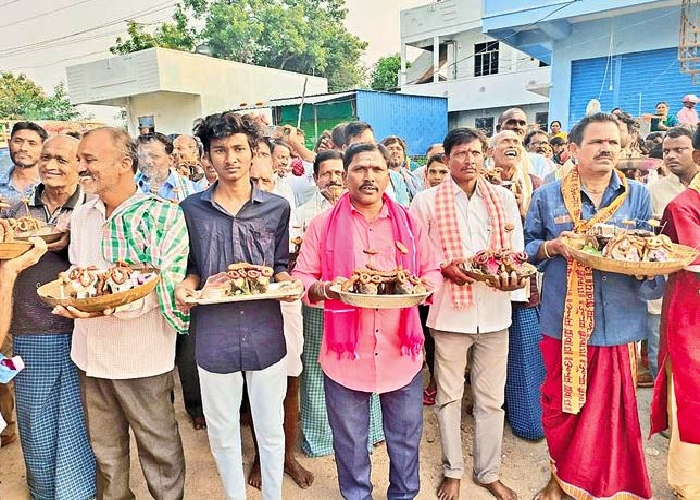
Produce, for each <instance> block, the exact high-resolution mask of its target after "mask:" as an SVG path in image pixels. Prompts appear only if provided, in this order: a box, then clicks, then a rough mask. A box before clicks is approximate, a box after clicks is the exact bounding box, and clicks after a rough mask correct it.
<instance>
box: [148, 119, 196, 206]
mask: <svg viewBox="0 0 700 500" xmlns="http://www.w3.org/2000/svg"><path fill="white" fill-rule="evenodd" d="M138 148H139V149H138V155H139V172H138V173H137V174H136V184H138V186H139V189H141V190H142V191H143V192H144V193H153V194H157V195H158V196H160V197H161V198H163V199H166V200H169V201H174V202H176V203H179V202H181V201H182V200H184V199H185V198H187V197H188V196H189V195H191V194H193V193H197V192H199V191H201V190H202V189H201V187H199V186H198V185H197V184H195V183H194V182H192V181H191V180H189V179H188V178H187V177H184V176H182V175H180V174H178V173H177V172H176V171H175V169H174V168H173V167H174V165H175V154H174V146H173V141H171V140H170V139H169V138H168V136H167V135H165V134H162V133H160V132H154V133H153V134H146V135H140V136H139V138H138Z"/></svg>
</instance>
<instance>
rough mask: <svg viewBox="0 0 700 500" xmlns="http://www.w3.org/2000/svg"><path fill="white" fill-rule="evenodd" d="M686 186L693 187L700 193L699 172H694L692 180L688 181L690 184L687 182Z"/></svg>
mask: <svg viewBox="0 0 700 500" xmlns="http://www.w3.org/2000/svg"><path fill="white" fill-rule="evenodd" d="M688 187H689V188H690V189H694V190H695V191H697V192H698V193H700V172H698V173H697V174H695V177H693V180H692V181H690V184H688Z"/></svg>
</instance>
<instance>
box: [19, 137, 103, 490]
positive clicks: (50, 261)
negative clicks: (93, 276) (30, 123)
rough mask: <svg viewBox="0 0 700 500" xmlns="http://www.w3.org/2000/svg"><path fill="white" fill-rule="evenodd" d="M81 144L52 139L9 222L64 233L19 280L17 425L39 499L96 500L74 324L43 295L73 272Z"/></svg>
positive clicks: (80, 192) (80, 193) (68, 139)
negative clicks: (71, 239) (41, 287)
mask: <svg viewBox="0 0 700 500" xmlns="http://www.w3.org/2000/svg"><path fill="white" fill-rule="evenodd" d="M78 142H79V141H78V140H77V139H74V138H73V137H70V136H67V135H56V136H53V137H51V138H50V139H48V140H47V141H46V142H45V143H44V145H43V148H42V151H41V154H40V156H39V178H40V180H41V182H40V184H38V185H37V187H36V190H35V192H34V195H33V196H32V197H31V199H30V201H29V203H27V204H25V203H24V202H19V203H18V204H16V205H15V206H14V207H13V208H11V209H10V210H9V213H8V214H7V215H8V216H9V217H21V216H24V215H27V212H29V214H30V215H31V216H32V217H34V218H36V219H37V220H39V221H41V222H43V223H45V224H47V225H48V226H52V227H54V228H55V229H56V230H60V231H64V232H65V233H64V236H63V238H61V240H60V241H59V242H57V243H54V244H52V245H50V246H49V252H47V253H46V254H44V255H43V256H42V257H41V259H40V260H39V262H38V264H37V265H36V266H33V267H31V268H29V269H28V270H26V271H25V272H23V273H22V274H20V275H19V277H18V278H17V283H16V286H15V297H14V299H15V300H14V308H13V321H12V325H11V326H10V332H11V333H12V335H13V336H14V342H13V343H14V354H15V355H17V356H22V359H23V360H24V362H25V364H26V369H25V370H23V371H22V372H20V373H19V374H18V375H17V377H16V378H15V394H16V396H17V423H18V427H19V436H20V440H21V442H22V452H23V454H24V462H25V464H26V466H27V483H28V486H29V492H30V495H31V496H32V497H34V498H67V497H70V498H75V499H76V500H88V499H91V498H94V497H95V494H96V491H95V458H94V457H93V455H92V450H91V449H90V444H89V442H88V435H87V429H86V427H85V416H84V414H83V405H82V403H81V401H80V386H79V383H78V368H77V367H76V366H75V363H73V361H72V360H71V357H70V352H71V336H72V333H73V321H72V320H69V319H67V318H62V317H60V316H56V315H53V314H51V309H49V308H47V307H46V305H45V304H44V303H43V302H42V301H41V299H40V298H39V296H38V295H37V293H36V286H37V283H48V282H49V281H51V280H54V279H55V278H56V277H57V276H58V274H59V273H60V272H62V271H65V270H66V268H67V267H69V265H70V264H69V262H68V252H67V251H66V246H67V244H68V233H67V231H68V230H69V226H70V218H71V214H72V212H73V210H74V209H75V208H77V207H78V206H80V205H82V204H83V203H85V192H84V191H83V189H82V188H81V187H80V186H79V185H78V155H77V150H78Z"/></svg>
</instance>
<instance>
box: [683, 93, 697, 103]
mask: <svg viewBox="0 0 700 500" xmlns="http://www.w3.org/2000/svg"><path fill="white" fill-rule="evenodd" d="M683 102H693V103H697V102H698V96H696V95H695V94H688V95H687V96H685V97H684V98H683Z"/></svg>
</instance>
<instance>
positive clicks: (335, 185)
mask: <svg viewBox="0 0 700 500" xmlns="http://www.w3.org/2000/svg"><path fill="white" fill-rule="evenodd" d="M326 187H327V188H329V187H343V185H342V184H341V183H339V182H329V183H328V184H326Z"/></svg>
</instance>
